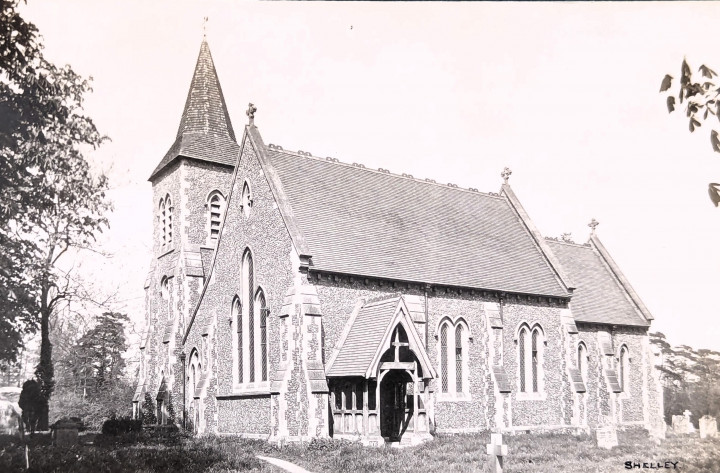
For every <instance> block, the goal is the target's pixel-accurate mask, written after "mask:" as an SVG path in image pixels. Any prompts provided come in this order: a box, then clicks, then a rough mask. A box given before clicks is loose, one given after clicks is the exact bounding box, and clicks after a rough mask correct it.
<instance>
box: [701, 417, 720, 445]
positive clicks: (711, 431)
mask: <svg viewBox="0 0 720 473" xmlns="http://www.w3.org/2000/svg"><path fill="white" fill-rule="evenodd" d="M717 435H718V430H717V420H716V419H715V418H714V417H710V416H707V415H705V416H702V417H701V418H700V438H701V439H704V438H707V437H717Z"/></svg>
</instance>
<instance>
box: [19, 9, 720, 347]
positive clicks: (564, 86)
mask: <svg viewBox="0 0 720 473" xmlns="http://www.w3.org/2000/svg"><path fill="white" fill-rule="evenodd" d="M21 8H22V11H24V12H25V13H24V14H25V16H26V18H27V19H28V20H30V21H33V22H35V24H36V25H37V26H38V27H39V29H40V32H41V33H42V35H43V36H44V38H45V44H46V55H47V56H48V57H49V58H50V59H51V60H52V61H54V62H56V63H69V64H71V65H72V66H73V68H74V69H75V70H76V71H77V72H79V73H81V74H83V75H85V76H93V77H94V83H93V87H94V93H93V94H92V95H91V96H89V97H88V100H87V107H86V110H87V113H88V114H89V115H90V116H91V117H93V118H94V120H95V122H96V124H97V125H98V127H99V128H100V130H101V132H103V133H105V134H107V135H109V136H110V137H111V138H112V140H113V141H112V143H109V144H107V145H106V146H104V147H103V148H102V149H101V150H100V151H97V152H95V153H93V154H91V155H90V159H91V160H92V161H93V162H94V163H97V165H98V167H99V168H101V169H105V170H106V171H108V172H109V174H110V177H111V179H112V181H111V183H112V188H113V190H112V198H113V200H114V205H115V212H114V214H113V215H112V217H111V222H112V227H111V229H110V230H109V231H108V232H107V233H106V235H105V236H104V237H103V239H102V244H103V247H104V248H105V249H106V250H108V251H111V252H113V253H114V254H115V257H114V258H113V259H112V260H110V261H106V262H104V263H102V267H101V269H98V268H99V267H100V264H101V263H99V262H97V261H95V262H93V261H86V262H85V269H86V270H87V271H90V273H91V277H92V278H94V279H96V281H97V282H101V283H103V284H105V286H106V287H107V288H114V287H119V289H120V291H121V297H120V299H121V300H123V301H124V302H123V304H125V305H124V307H122V308H123V309H124V310H127V311H129V312H130V313H131V315H133V316H135V317H136V318H139V319H142V303H143V300H142V297H143V282H144V279H145V274H146V272H147V269H148V264H149V261H150V251H149V250H150V247H151V234H150V229H151V218H152V215H151V208H152V203H151V188H150V184H149V183H148V182H147V178H148V176H149V175H150V172H151V171H152V170H153V168H154V167H155V166H156V164H157V163H158V162H159V161H160V159H161V158H162V157H163V155H164V154H165V152H166V151H167V149H168V148H169V147H170V145H171V144H172V142H173V139H174V137H175V133H176V130H177V126H178V123H179V120H180V115H181V112H182V108H183V105H184V103H185V98H186V95H187V90H188V86H189V84H190V79H191V77H192V73H193V68H194V66H195V62H196V60H197V55H198V52H199V48H200V41H201V39H202V18H203V17H204V16H206V15H207V16H209V17H210V21H209V23H208V27H207V31H208V41H209V44H210V49H211V51H212V54H213V59H214V61H215V66H216V68H217V71H218V74H219V77H220V82H221V84H222V87H223V92H224V94H225V99H226V101H227V104H228V108H229V110H230V116H231V120H232V121H233V125H234V128H235V130H236V133H238V134H240V133H241V131H242V127H243V125H244V124H245V123H246V116H245V110H246V108H247V103H248V102H250V101H252V102H253V103H255V104H256V106H257V107H258V112H257V114H256V118H255V122H256V124H257V126H258V128H259V130H260V132H261V134H262V136H263V138H264V140H265V142H266V143H275V144H279V145H282V146H283V147H284V148H285V149H290V150H297V149H301V150H304V151H310V152H312V154H313V155H315V156H332V157H335V158H338V159H340V161H343V162H359V163H363V164H365V165H366V166H368V167H373V168H377V167H383V168H388V169H390V171H392V172H395V173H401V172H406V173H410V174H412V175H414V176H416V177H422V178H425V177H430V178H433V179H436V180H437V181H438V182H446V183H447V182H452V183H456V184H458V185H459V186H461V187H477V188H479V189H480V190H481V191H495V192H496V191H498V190H499V187H500V184H501V178H500V176H499V174H500V171H501V170H502V169H503V167H505V166H508V167H510V168H511V169H512V170H513V175H512V177H511V179H510V184H511V185H512V186H513V189H514V190H515V192H516V194H517V195H518V196H519V197H520V199H521V201H522V203H523V205H524V206H525V208H526V210H527V211H528V212H529V214H530V216H531V218H532V219H533V221H534V222H535V224H536V225H537V226H538V228H539V229H540V231H541V232H542V233H543V234H544V235H546V236H559V235H560V234H561V233H563V232H572V234H573V237H574V239H575V241H578V242H585V241H586V239H587V236H588V234H589V229H588V227H587V223H588V222H589V221H590V219H591V218H593V217H594V218H596V219H597V220H598V221H600V224H601V225H600V226H599V227H598V230H597V231H598V235H599V237H600V238H601V240H602V241H603V243H604V244H605V246H606V247H607V249H608V250H609V251H610V252H611V254H612V255H613V257H614V259H615V260H616V261H617V262H618V264H619V265H620V267H621V268H622V269H623V271H624V272H625V275H626V276H627V277H628V279H629V280H630V282H631V283H632V285H633V286H634V287H635V289H636V290H637V292H638V293H639V294H640V297H641V298H642V299H643V300H644V302H645V303H646V305H647V306H648V307H649V309H650V310H651V312H652V313H653V314H654V316H655V318H656V320H655V322H654V323H653V329H654V330H659V331H662V332H664V333H665V334H666V335H667V336H668V337H669V339H670V341H671V343H674V344H681V343H682V344H689V345H692V346H694V347H696V348H703V347H705V348H712V349H716V350H720V329H719V328H718V325H717V324H715V323H714V322H715V319H716V317H717V316H718V315H720V314H719V312H720V311H719V310H718V293H719V292H720V291H718V289H720V271H719V269H720V239H719V238H718V237H719V236H720V209H716V208H715V207H713V206H712V204H711V202H710V200H709V198H708V194H707V183H708V182H720V155H718V154H714V153H713V152H712V150H711V147H710V139H709V128H708V126H707V125H706V126H704V127H703V128H701V129H700V130H699V131H698V132H696V133H695V134H694V135H691V134H690V133H689V132H688V128H687V122H686V119H685V118H684V114H683V111H682V110H681V111H680V113H676V114H674V115H672V116H670V115H668V113H667V110H666V108H665V101H664V97H663V96H662V95H661V94H659V93H658V90H659V86H660V81H661V79H662V77H663V76H664V74H665V73H668V72H669V73H671V74H673V75H674V76H677V75H678V72H679V69H680V63H681V61H682V59H683V57H684V56H687V59H688V61H689V63H690V66H691V67H692V68H693V70H694V71H696V70H697V67H698V66H700V64H703V63H705V64H707V65H708V66H710V67H711V68H714V69H715V70H717V71H720V49H718V47H717V25H718V22H719V21H720V4H718V3H714V2H707V3H691V2H679V3H663V4H660V3H638V4H618V3H614V2H612V3H584V4H578V3H570V4H564V3H563V4H561V3H555V4H549V3H545V4H534V3H521V4H514V3H505V2H502V3H495V4H476V3H472V4H454V3H447V2H443V3H436V4H433V3H420V4H417V3H394V4H388V3H339V4H338V3H332V4H331V3H275V2H273V3H237V2H233V1H222V2H187V1H173V2H166V1H153V2H145V1H137V0H125V1H123V2H110V1H97V0H92V1H58V0H52V1H50V0H42V1H41V0H28V5H27V6H22V7H21ZM716 123H717V122H716ZM718 125H719V126H720V123H718ZM93 268H94V269H93Z"/></svg>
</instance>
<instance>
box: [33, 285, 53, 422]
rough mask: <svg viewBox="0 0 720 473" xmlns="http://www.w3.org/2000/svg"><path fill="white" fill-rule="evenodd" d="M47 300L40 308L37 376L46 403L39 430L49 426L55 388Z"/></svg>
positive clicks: (44, 294) (44, 300)
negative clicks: (51, 400) (50, 405)
mask: <svg viewBox="0 0 720 473" xmlns="http://www.w3.org/2000/svg"><path fill="white" fill-rule="evenodd" d="M43 296H46V290H43ZM46 301H47V297H43V300H42V307H41V309H40V317H41V320H40V335H41V339H40V363H38V366H37V368H36V369H35V377H36V378H37V380H38V383H40V390H41V392H42V394H43V397H44V398H45V403H46V404H45V408H44V409H43V410H42V412H41V415H40V419H39V420H38V429H39V430H47V429H48V428H49V409H48V403H49V401H50V396H51V395H52V392H53V389H54V388H55V370H54V369H53V364H52V344H51V343H50V309H49V308H48V307H47V304H46Z"/></svg>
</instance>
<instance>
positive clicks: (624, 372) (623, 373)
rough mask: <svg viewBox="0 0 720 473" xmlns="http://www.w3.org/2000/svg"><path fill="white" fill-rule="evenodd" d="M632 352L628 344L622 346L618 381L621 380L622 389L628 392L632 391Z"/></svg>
mask: <svg viewBox="0 0 720 473" xmlns="http://www.w3.org/2000/svg"><path fill="white" fill-rule="evenodd" d="M629 365H630V353H629V351H628V348H627V346H625V345H623V346H622V347H620V359H619V363H618V381H619V382H620V391H621V392H624V393H627V392H629V391H630V370H629V368H630V366H629Z"/></svg>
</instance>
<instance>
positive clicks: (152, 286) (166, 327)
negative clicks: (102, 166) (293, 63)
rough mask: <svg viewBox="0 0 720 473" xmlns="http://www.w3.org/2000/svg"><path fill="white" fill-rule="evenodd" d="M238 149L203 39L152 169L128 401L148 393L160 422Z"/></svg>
mask: <svg viewBox="0 0 720 473" xmlns="http://www.w3.org/2000/svg"><path fill="white" fill-rule="evenodd" d="M238 152H239V146H238V144H237V142H236V138H235V132H234V130H233V127H232V123H231V122H230V116H229V114H228V110H227V106H226V104H225V98H224V97H223V93H222V89H221V87H220V81H219V80H218V76H217V72H216V71H215V65H214V63H213V59H212V56H211V54H210V47H209V46H208V43H207V41H206V40H205V39H203V41H202V44H201V46H200V54H199V55H198V59H197V64H196V65H195V71H194V73H193V77H192V81H191V82H190V90H189V91H188V95H187V99H186V101H185V107H184V109H183V112H182V116H181V118H180V125H179V127H178V131H177V135H176V136H175V141H174V142H173V144H172V146H170V149H169V150H168V151H167V153H166V154H165V156H164V157H163V158H162V160H160V163H159V164H158V165H157V167H156V168H155V169H154V170H153V172H152V174H151V175H150V178H149V181H150V182H151V183H152V188H153V257H152V262H151V265H150V272H149V274H148V277H147V279H146V282H145V308H146V309H145V317H146V327H147V332H146V333H145V334H143V340H142V342H141V352H142V365H141V374H140V382H139V385H138V388H137V391H136V393H135V397H134V399H133V401H134V403H135V404H134V405H135V407H136V408H139V407H141V406H142V404H143V401H144V399H145V394H144V393H145V392H148V393H152V399H153V402H155V403H156V406H157V411H156V412H157V415H158V421H159V422H163V421H164V422H172V421H173V420H176V421H179V420H180V419H181V416H182V413H181V412H180V409H181V405H182V399H183V392H182V386H183V376H184V375H183V372H182V370H183V368H182V367H183V364H182V363H181V353H182V339H183V336H184V333H185V329H186V326H187V321H188V319H189V317H190V316H191V313H192V310H193V309H194V307H195V305H196V304H197V301H198V299H199V297H200V293H201V291H202V287H203V283H204V279H205V276H206V271H207V268H208V266H209V264H210V261H211V258H212V254H213V252H214V249H215V245H216V242H217V238H218V236H219V231H220V226H221V224H222V218H223V216H224V210H225V202H226V199H227V195H228V192H229V190H230V185H231V178H232V173H233V169H234V167H235V164H236V162H237V159H238Z"/></svg>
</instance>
